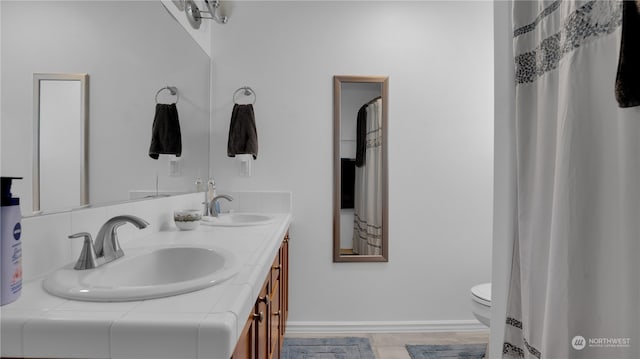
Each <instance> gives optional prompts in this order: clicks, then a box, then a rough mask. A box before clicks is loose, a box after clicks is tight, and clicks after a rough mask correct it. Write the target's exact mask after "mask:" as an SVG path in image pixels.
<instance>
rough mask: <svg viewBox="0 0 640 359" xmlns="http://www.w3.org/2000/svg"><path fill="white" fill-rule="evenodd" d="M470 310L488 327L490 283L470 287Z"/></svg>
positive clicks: (489, 321)
mask: <svg viewBox="0 0 640 359" xmlns="http://www.w3.org/2000/svg"><path fill="white" fill-rule="evenodd" d="M471 311H472V312H473V315H474V316H475V317H476V318H477V319H478V320H479V321H480V323H482V324H484V325H486V326H487V327H489V324H490V323H491V283H483V284H478V285H476V286H474V287H473V288H471Z"/></svg>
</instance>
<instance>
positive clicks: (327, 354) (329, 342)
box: [280, 337, 375, 359]
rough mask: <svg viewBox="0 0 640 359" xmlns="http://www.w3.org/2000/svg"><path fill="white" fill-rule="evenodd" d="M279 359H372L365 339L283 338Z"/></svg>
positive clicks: (372, 355)
mask: <svg viewBox="0 0 640 359" xmlns="http://www.w3.org/2000/svg"><path fill="white" fill-rule="evenodd" d="M280 357H281V359H374V358H375V355H374V354H373V350H372V349H371V344H369V339H367V338H351V337H348V338H284V345H283V347H282V354H281V356H280Z"/></svg>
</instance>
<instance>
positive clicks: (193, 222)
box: [173, 209, 202, 231]
mask: <svg viewBox="0 0 640 359" xmlns="http://www.w3.org/2000/svg"><path fill="white" fill-rule="evenodd" d="M201 219H202V213H200V211H199V210H197V209H184V210H181V211H175V212H173V221H174V222H176V227H178V228H180V229H181V230H183V231H190V230H193V229H195V228H196V227H198V225H199V224H200V220H201Z"/></svg>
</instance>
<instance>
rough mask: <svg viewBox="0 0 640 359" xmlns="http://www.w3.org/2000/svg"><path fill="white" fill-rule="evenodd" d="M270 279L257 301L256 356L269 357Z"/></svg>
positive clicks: (261, 358) (260, 358) (267, 358)
mask: <svg viewBox="0 0 640 359" xmlns="http://www.w3.org/2000/svg"><path fill="white" fill-rule="evenodd" d="M268 289H269V279H267V280H266V281H265V283H264V285H263V286H262V290H260V295H259V296H258V300H257V301H256V324H255V325H256V344H255V345H256V358H257V359H269V349H270V348H269V346H270V343H269V325H268V323H269V318H268V317H269V292H268Z"/></svg>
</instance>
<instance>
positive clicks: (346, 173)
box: [333, 76, 389, 262]
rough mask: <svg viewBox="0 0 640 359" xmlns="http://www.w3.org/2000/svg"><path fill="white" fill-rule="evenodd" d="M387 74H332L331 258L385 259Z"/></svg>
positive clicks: (386, 254) (337, 259)
mask: <svg viewBox="0 0 640 359" xmlns="http://www.w3.org/2000/svg"><path fill="white" fill-rule="evenodd" d="M388 89H389V78H388V77H383V76H334V78H333V163H334V165H333V260H334V262H387V261H388V258H389V253H388V252H389V249H388V248H389V242H388V233H389V226H388V210H387V198H388V197H387V121H388V119H387V117H388V116H387V114H388Z"/></svg>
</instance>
